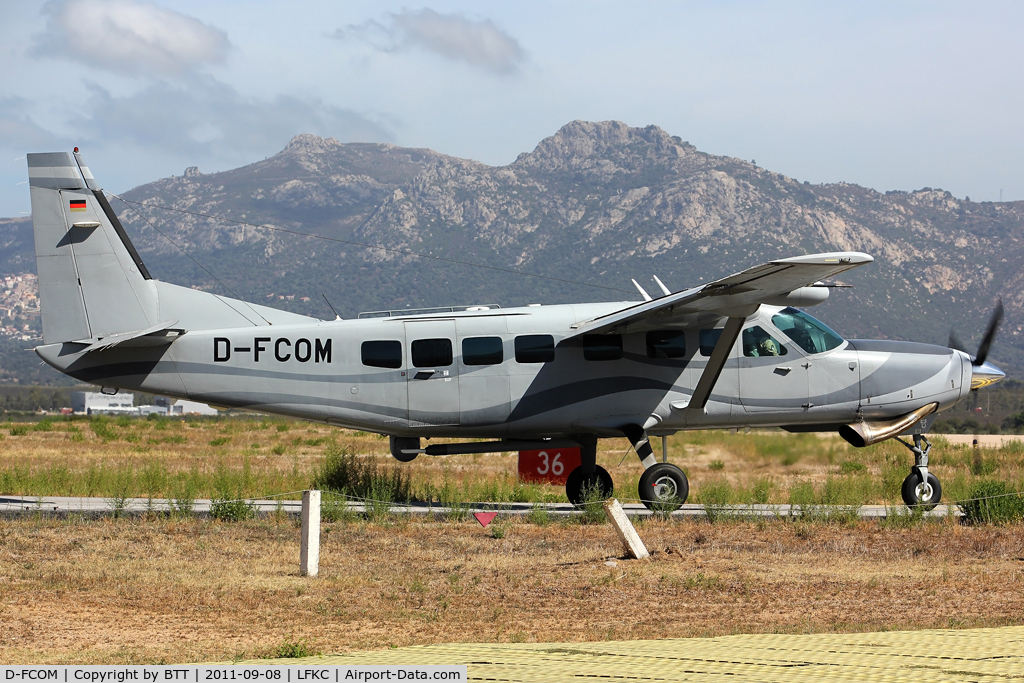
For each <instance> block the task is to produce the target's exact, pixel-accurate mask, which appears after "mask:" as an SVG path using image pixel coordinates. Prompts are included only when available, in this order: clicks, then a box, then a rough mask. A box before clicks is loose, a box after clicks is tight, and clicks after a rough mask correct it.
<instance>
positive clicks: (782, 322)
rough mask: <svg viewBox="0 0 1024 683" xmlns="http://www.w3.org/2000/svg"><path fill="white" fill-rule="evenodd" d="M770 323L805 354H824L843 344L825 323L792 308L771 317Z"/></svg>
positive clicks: (841, 339) (840, 338)
mask: <svg viewBox="0 0 1024 683" xmlns="http://www.w3.org/2000/svg"><path fill="white" fill-rule="evenodd" d="M772 323H774V324H775V327H777V328H779V329H780V330H781V331H782V332H783V333H785V335H786V336H787V337H789V338H790V339H792V340H793V343H795V344H796V345H797V346H799V347H800V348H802V349H803V350H804V351H806V352H807V353H824V352H825V351H831V350H832V349H834V348H836V347H837V346H839V345H840V344H842V343H843V338H842V337H840V336H839V335H838V334H836V333H835V332H833V331H832V330H830V329H829V328H828V326H827V325H825V323H823V322H821V321H820V320H816V319H814V318H812V317H811V316H809V315H807V314H806V313H804V312H803V311H798V310H796V309H795V308H793V307H789V308H784V309H783V310H781V311H779V312H778V313H776V314H775V315H773V316H772Z"/></svg>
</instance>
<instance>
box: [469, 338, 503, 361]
mask: <svg viewBox="0 0 1024 683" xmlns="http://www.w3.org/2000/svg"><path fill="white" fill-rule="evenodd" d="M504 359H505V355H504V353H502V348H501V337H469V338H468V339H463V340H462V362H463V363H465V364H466V365H498V364H499V363H501V361H503V360H504Z"/></svg>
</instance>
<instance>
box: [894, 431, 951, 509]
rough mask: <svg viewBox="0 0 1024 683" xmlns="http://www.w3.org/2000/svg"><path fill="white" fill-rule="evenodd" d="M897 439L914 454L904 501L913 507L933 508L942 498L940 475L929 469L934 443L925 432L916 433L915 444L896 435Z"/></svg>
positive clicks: (904, 483)
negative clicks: (929, 458) (929, 455)
mask: <svg viewBox="0 0 1024 683" xmlns="http://www.w3.org/2000/svg"><path fill="white" fill-rule="evenodd" d="M896 440H897V441H899V442H900V443H901V444H903V445H904V446H906V447H907V448H909V449H910V452H911V453H913V454H914V466H913V467H911V468H910V474H909V475H907V478H906V479H904V480H903V488H902V490H901V493H902V495H903V502H904V503H906V504H907V507H909V508H911V509H914V508H917V509H921V510H925V511H928V510H933V509H934V508H935V506H936V505H938V504H939V499H940V498H942V484H940V483H939V479H938V477H936V476H935V475H934V474H932V473H931V472H929V471H928V454H929V453H930V452H931V450H932V445H931V444H930V443H928V439H926V438H925V437H924V435H923V434H914V445H913V446H911V445H910V444H908V443H907V442H906V441H904V440H903V439H901V438H899V437H896ZM922 444H923V447H922Z"/></svg>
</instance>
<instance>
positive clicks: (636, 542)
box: [604, 498, 651, 560]
mask: <svg viewBox="0 0 1024 683" xmlns="http://www.w3.org/2000/svg"><path fill="white" fill-rule="evenodd" d="M604 514H605V515H606V516H607V517H608V521H609V522H611V523H612V526H613V527H615V531H616V532H617V533H618V534H619V540H620V541H622V545H623V546H625V548H626V554H628V555H632V556H633V557H635V558H636V559H638V560H642V559H643V558H645V557H650V556H651V554H650V553H649V552H647V546H645V545H644V542H643V541H641V540H640V535H639V534H637V533H636V529H634V528H633V524H632V523H631V522H630V521H629V517H627V516H626V511H625V510H623V509H622V505H620V504H619V501H618V499H617V498H610V499H608V500H606V501H605V502H604Z"/></svg>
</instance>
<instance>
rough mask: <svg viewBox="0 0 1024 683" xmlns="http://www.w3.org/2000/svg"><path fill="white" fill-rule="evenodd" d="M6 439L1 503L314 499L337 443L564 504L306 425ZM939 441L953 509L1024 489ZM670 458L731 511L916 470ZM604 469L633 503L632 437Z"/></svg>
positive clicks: (799, 440)
mask: <svg viewBox="0 0 1024 683" xmlns="http://www.w3.org/2000/svg"><path fill="white" fill-rule="evenodd" d="M5 435H6V436H5ZM0 437H4V438H2V440H0V452H2V453H3V456H4V457H3V464H2V466H0V493H2V494H17V495H28V496H36V495H74V496H79V495H92V496H109V495H112V494H113V493H115V492H119V491H115V489H120V488H125V487H127V488H128V489H129V491H128V493H129V494H130V495H133V496H138V497H145V496H149V495H151V496H153V497H156V498H171V497H176V496H178V495H179V494H180V493H181V492H182V491H183V490H184V489H186V488H188V489H191V493H192V494H194V495H195V496H196V497H200V498H213V497H218V496H223V495H224V494H230V496H231V497H236V496H245V497H259V496H265V495H268V494H272V493H281V492H285V491H296V490H301V489H304V488H308V487H309V486H310V484H311V482H312V480H313V476H314V472H315V471H316V469H317V467H318V466H319V464H320V462H321V461H322V458H323V455H324V451H325V449H327V448H328V447H330V446H331V444H334V445H335V447H338V448H342V449H349V450H351V451H352V452H354V453H357V454H360V455H364V456H366V457H372V458H375V459H378V460H379V461H380V462H381V463H382V464H386V465H388V466H391V465H394V466H396V467H401V468H403V469H404V471H406V472H407V473H408V474H409V475H410V476H411V477H412V481H413V490H414V492H415V493H417V494H418V495H419V496H420V497H426V496H431V495H434V493H436V492H437V491H440V490H446V491H448V492H449V495H450V496H454V497H457V498H460V499H462V500H494V501H503V500H531V501H556V500H564V492H563V491H562V489H561V488H560V487H542V486H528V487H521V486H519V485H518V484H517V481H516V456H515V455H514V454H481V455H464V456H450V457H447V458H428V457H420V458H418V459H417V460H416V461H415V462H413V463H410V464H406V465H398V464H396V463H395V462H394V461H393V460H392V459H391V457H390V455H388V442H387V439H386V438H384V437H381V436H379V435H376V434H368V433H365V432H354V431H348V430H341V429H335V428H331V427H326V426H323V425H316V424H311V423H305V422H298V421H285V420H273V419H261V418H220V419H189V420H186V421H182V420H177V419H162V420H139V419H129V418H119V419H99V420H97V419H93V420H88V419H74V420H53V421H44V422H42V423H40V424H39V425H36V426H33V425H31V424H28V425H26V424H25V423H18V424H12V423H7V424H0ZM657 442H658V440H655V443H656V445H657ZM935 442H936V447H935V449H934V451H933V453H932V461H931V466H932V471H933V472H935V474H936V475H938V476H939V478H940V479H941V480H942V482H943V488H944V491H945V495H944V499H945V500H955V499H960V498H965V497H967V495H968V492H969V490H970V489H971V487H972V486H973V484H974V482H975V481H976V480H977V479H978V478H979V477H980V478H984V477H995V476H998V477H999V478H1002V479H1004V480H1007V481H1009V482H1011V483H1012V484H1013V485H1015V486H1018V487H1024V444H1021V443H1012V444H1007V445H1004V446H1003V447H1001V448H995V449H982V450H981V451H979V452H978V453H975V452H974V451H973V449H971V448H970V447H969V446H966V445H953V444H949V443H948V442H946V441H945V440H944V439H943V438H942V437H936V438H935ZM669 452H670V456H671V460H672V461H673V462H675V463H677V464H679V465H680V466H682V467H683V468H684V469H685V470H686V472H687V475H688V476H689V478H690V482H691V490H692V491H693V492H694V493H695V494H698V493H699V491H700V490H701V488H702V487H705V486H708V485H712V486H715V487H718V488H719V489H723V490H724V494H725V495H726V496H727V497H728V499H729V500H730V501H731V502H744V503H745V502H763V503H768V502H770V503H786V502H790V501H791V500H792V499H793V498H794V496H795V495H799V496H802V497H803V499H806V498H807V497H808V496H811V497H813V498H814V499H815V501H816V502H831V503H839V504H859V503H892V504H896V503H898V502H899V500H900V496H899V485H900V483H901V482H902V481H903V478H904V477H905V476H906V474H907V472H908V471H909V467H910V464H911V462H912V458H911V455H910V453H909V452H908V451H907V450H906V449H905V448H904V447H903V446H901V445H899V444H897V443H894V442H891V441H890V442H886V443H883V444H879V445H877V446H873V447H870V448H866V449H854V448H852V447H851V446H849V445H848V444H846V442H844V441H842V440H841V439H839V438H838V437H835V436H825V437H822V436H817V435H814V434H801V435H796V434H785V433H782V432H753V433H750V434H743V433H739V434H731V433H728V432H690V433H681V434H678V435H676V436H674V437H672V438H670V439H669ZM624 456H625V457H624ZM598 461H599V462H600V463H601V464H602V465H603V466H604V467H605V468H607V469H608V470H609V472H611V474H612V476H613V478H614V479H615V483H616V486H617V487H618V488H617V493H618V495H619V497H620V498H622V499H631V498H635V497H636V484H637V480H638V478H639V475H640V472H641V470H640V466H639V464H638V462H637V459H636V456H635V454H633V453H632V452H631V451H629V444H628V442H627V441H626V440H625V439H605V440H602V441H601V442H600V452H599V455H598ZM803 502H807V501H806V500H803Z"/></svg>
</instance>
